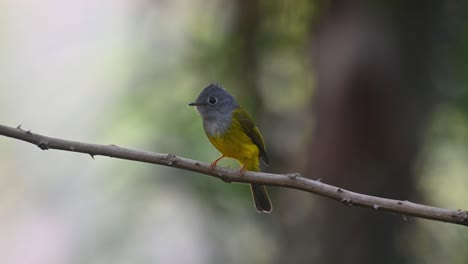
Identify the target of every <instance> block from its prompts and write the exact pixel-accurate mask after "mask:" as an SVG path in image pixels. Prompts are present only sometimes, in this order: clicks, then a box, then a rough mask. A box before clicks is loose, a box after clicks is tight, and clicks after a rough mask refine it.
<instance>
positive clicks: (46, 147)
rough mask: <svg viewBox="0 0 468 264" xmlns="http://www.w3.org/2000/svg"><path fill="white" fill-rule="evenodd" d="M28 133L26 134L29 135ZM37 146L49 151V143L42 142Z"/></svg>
mask: <svg viewBox="0 0 468 264" xmlns="http://www.w3.org/2000/svg"><path fill="white" fill-rule="evenodd" d="M28 132H29V131H28ZM28 132H26V133H28ZM37 146H38V147H39V148H40V149H42V150H48V149H49V142H46V141H41V142H39V144H37Z"/></svg>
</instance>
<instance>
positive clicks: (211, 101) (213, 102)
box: [208, 96, 218, 105]
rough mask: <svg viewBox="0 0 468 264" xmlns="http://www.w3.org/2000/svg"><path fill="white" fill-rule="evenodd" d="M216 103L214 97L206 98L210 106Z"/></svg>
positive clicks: (216, 100)
mask: <svg viewBox="0 0 468 264" xmlns="http://www.w3.org/2000/svg"><path fill="white" fill-rule="evenodd" d="M217 102H218V99H216V97H214V96H210V97H209V98H208V103H210V104H212V105H214V104H216V103H217Z"/></svg>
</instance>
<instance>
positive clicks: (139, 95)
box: [0, 0, 468, 264]
mask: <svg viewBox="0 0 468 264" xmlns="http://www.w3.org/2000/svg"><path fill="white" fill-rule="evenodd" d="M408 2H410V3H408ZM466 10H468V5H467V3H466V1H435V0H429V1H425V2H424V4H422V3H419V4H418V3H416V2H414V1H359V2H353V4H351V3H349V1H305V0H297V1H286V0H272V1H266V0H249V1H248V0H235V1H227V0H193V1H184V0H172V1H169V0H117V1H116V0H101V1H92V0H82V1H59V0H43V1H27V0H1V1H0V70H1V78H0V91H1V96H0V104H1V105H2V111H1V112H0V123H1V124H3V125H9V126H15V127H16V126H17V125H19V124H23V128H24V129H27V130H29V129H31V130H32V131H33V132H37V133H40V134H44V135H48V136H53V137H59V138H64V139H71V140H77V141H83V142H90V143H100V144H116V145H119V146H122V147H128V148H135V149H142V150H147V151H155V152H162V153H174V154H176V155H181V156H184V157H188V158H192V159H198V160H202V161H205V162H211V161H212V160H214V159H215V158H217V157H218V152H217V151H216V150H215V149H214V147H212V146H211V144H210V143H209V141H208V140H207V139H206V137H205V135H204V132H203V129H202V125H201V119H200V117H199V116H198V113H196V111H195V110H194V109H193V108H190V107H188V106H187V103H189V102H191V101H193V100H194V99H195V98H196V96H197V95H198V93H199V92H200V91H201V90H202V89H203V88H204V87H205V86H206V85H208V84H210V83H212V82H218V83H220V84H222V85H223V86H224V87H225V88H226V89H228V90H229V91H230V92H231V93H232V94H234V95H235V96H236V98H237V99H238V101H239V102H240V103H241V105H242V106H243V107H244V108H245V109H247V110H248V111H249V112H250V113H251V115H252V116H253V118H254V120H255V122H256V123H257V125H258V126H259V128H260V130H261V131H262V133H263V135H264V138H265V141H266V145H267V153H268V155H269V159H270V163H271V166H270V167H268V168H266V169H265V170H266V171H268V172H273V173H291V172H300V173H302V175H303V176H305V177H309V178H312V179H318V178H320V179H321V180H322V181H323V182H325V183H330V184H335V185H339V186H341V187H343V188H346V189H350V190H354V191H357V192H363V193H366V194H370V195H377V196H382V197H388V198H394V199H402V200H406V199H408V200H411V201H414V202H418V203H425V204H430V205H434V206H439V207H446V208H451V209H462V208H463V209H467V207H468V193H467V192H466V186H468V177H467V171H468V139H467V136H468V17H467V16H466V12H465V11H466ZM0 149H1V151H0V262H1V263H19V264H29V263H31V264H32V263H49V264H53V263H460V264H461V263H467V262H468V251H467V250H466V248H467V246H468V232H467V229H466V227H462V226H456V225H452V224H445V223H440V222H432V221H428V220H421V219H412V218H402V217H401V216H398V215H392V214H387V213H381V212H375V211H371V210H367V209H360V208H348V207H345V206H343V205H341V204H339V203H336V202H335V201H330V200H327V199H325V198H321V197H319V196H316V195H311V194H307V193H303V192H299V191H293V190H287V189H281V188H276V187H270V188H269V191H270V195H271V197H272V200H273V206H274V210H273V213H272V214H269V215H266V214H258V213H257V212H256V211H255V209H254V207H253V204H252V201H251V196H250V193H249V188H248V187H247V185H245V184H237V183H232V184H225V183H224V182H222V181H220V180H217V179H214V178H211V177H206V176H201V175H198V174H196V173H192V172H187V171H182V170H178V169H172V168H165V167H161V166H156V165H149V164H143V163H136V162H130V161H123V160H117V159H110V158H106V157H100V156H97V157H96V158H95V160H93V159H91V158H90V157H89V155H82V154H77V153H67V152H60V151H53V150H49V151H45V152H44V151H40V150H39V149H38V148H36V147H34V146H32V145H30V144H26V143H23V142H20V141H17V140H13V139H8V138H4V137H0ZM219 164H220V165H223V166H231V167H234V168H236V167H237V164H236V163H235V162H233V161H229V160H223V161H222V162H220V163H219Z"/></svg>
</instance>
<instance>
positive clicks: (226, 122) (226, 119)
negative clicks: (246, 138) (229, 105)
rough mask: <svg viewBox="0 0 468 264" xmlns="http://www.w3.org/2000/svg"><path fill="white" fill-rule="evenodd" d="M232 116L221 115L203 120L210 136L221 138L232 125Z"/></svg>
mask: <svg viewBox="0 0 468 264" xmlns="http://www.w3.org/2000/svg"><path fill="white" fill-rule="evenodd" d="M231 116H232V114H231V113H229V114H219V115H218V116H216V117H215V118H206V119H203V127H204V128H205V131H206V133H207V134H208V135H210V136H221V135H222V134H224V133H225V132H226V130H227V129H228V128H229V126H230V125H231Z"/></svg>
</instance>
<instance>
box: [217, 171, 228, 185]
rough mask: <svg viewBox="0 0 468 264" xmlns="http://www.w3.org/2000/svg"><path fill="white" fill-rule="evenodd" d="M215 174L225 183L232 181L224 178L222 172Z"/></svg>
mask: <svg viewBox="0 0 468 264" xmlns="http://www.w3.org/2000/svg"><path fill="white" fill-rule="evenodd" d="M216 175H217V176H218V178H220V179H221V180H222V181H223V182H225V183H231V182H232V181H230V180H228V179H226V177H224V174H222V173H220V172H218V173H216Z"/></svg>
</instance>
